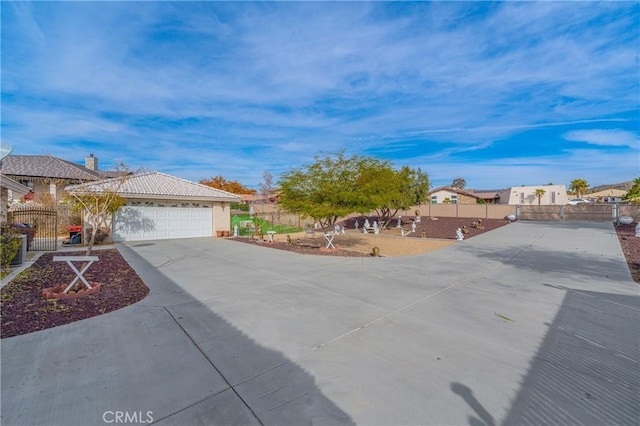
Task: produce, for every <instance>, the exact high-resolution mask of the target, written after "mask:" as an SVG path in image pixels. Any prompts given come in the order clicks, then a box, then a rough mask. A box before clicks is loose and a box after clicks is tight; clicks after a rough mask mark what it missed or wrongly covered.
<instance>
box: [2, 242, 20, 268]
mask: <svg viewBox="0 0 640 426" xmlns="http://www.w3.org/2000/svg"><path fill="white" fill-rule="evenodd" d="M21 242H22V238H18V236H17V235H15V234H11V233H6V234H2V236H0V265H1V266H2V270H3V271H5V270H6V269H7V268H9V266H10V265H11V261H12V260H13V258H14V257H16V254H18V250H20V243H21Z"/></svg>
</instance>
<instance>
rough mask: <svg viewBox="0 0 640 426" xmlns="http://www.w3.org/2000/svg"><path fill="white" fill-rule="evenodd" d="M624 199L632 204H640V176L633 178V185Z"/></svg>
mask: <svg viewBox="0 0 640 426" xmlns="http://www.w3.org/2000/svg"><path fill="white" fill-rule="evenodd" d="M624 199H625V200H627V201H629V202H630V203H632V204H640V178H635V179H634V180H633V186H631V188H629V190H628V191H627V194H626V195H625V196H624Z"/></svg>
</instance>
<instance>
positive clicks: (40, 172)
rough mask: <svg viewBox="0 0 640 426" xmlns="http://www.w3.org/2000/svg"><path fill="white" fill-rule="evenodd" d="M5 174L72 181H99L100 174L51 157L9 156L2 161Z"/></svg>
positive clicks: (1, 169)
mask: <svg viewBox="0 0 640 426" xmlns="http://www.w3.org/2000/svg"><path fill="white" fill-rule="evenodd" d="M0 171H2V173H3V174H5V175H9V176H29V177H43V178H58V179H72V180H98V179H101V178H102V176H101V174H100V172H96V171H93V170H91V169H87V168H86V167H84V166H81V165H80V164H76V163H72V162H71V161H66V160H62V159H60V158H56V157H53V156H51V155H9V156H7V157H5V158H3V159H2V167H1V168H0Z"/></svg>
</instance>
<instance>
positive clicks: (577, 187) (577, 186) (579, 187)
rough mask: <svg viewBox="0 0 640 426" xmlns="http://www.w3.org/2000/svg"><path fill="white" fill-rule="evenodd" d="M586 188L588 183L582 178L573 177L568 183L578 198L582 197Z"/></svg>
mask: <svg viewBox="0 0 640 426" xmlns="http://www.w3.org/2000/svg"><path fill="white" fill-rule="evenodd" d="M588 188H589V184H588V183H587V181H586V180H584V179H574V180H572V181H571V185H569V190H571V191H573V192H575V193H576V196H577V197H578V198H580V197H582V195H583V194H584V193H585V192H587V189H588Z"/></svg>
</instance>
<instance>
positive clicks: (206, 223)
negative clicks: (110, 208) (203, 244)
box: [113, 206, 215, 241]
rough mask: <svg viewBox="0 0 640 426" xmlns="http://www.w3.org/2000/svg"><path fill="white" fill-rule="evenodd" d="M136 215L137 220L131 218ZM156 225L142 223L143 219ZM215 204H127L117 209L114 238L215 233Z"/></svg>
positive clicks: (151, 238) (160, 237)
mask: <svg viewBox="0 0 640 426" xmlns="http://www.w3.org/2000/svg"><path fill="white" fill-rule="evenodd" d="M132 218H133V221H132V220H131V219H132ZM145 222H146V223H149V224H150V225H151V224H153V226H148V227H145V226H139V225H138V224H139V223H145ZM214 228H215V225H214V223H213V208H212V207H209V208H182V207H173V208H172V207H135V206H125V207H123V208H122V209H121V210H120V211H118V212H117V213H116V216H115V220H114V224H113V231H114V232H113V241H141V240H166V239H170V238H190V237H210V236H212V235H213V229H214Z"/></svg>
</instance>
